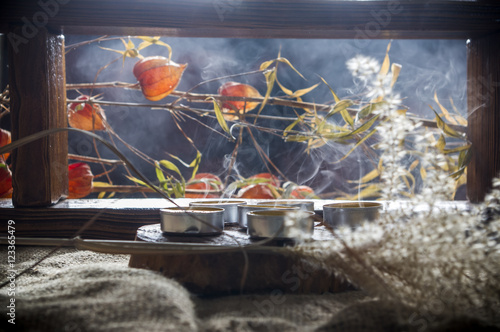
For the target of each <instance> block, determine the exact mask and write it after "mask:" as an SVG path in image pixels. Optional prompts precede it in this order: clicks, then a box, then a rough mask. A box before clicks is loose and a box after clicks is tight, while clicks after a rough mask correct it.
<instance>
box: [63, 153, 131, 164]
mask: <svg viewBox="0 0 500 332" xmlns="http://www.w3.org/2000/svg"><path fill="white" fill-rule="evenodd" d="M68 159H72V160H79V161H86V162H89V163H99V164H101V163H102V164H106V165H125V163H124V162H123V161H121V160H114V159H102V158H95V157H89V156H80V155H77V154H72V153H68Z"/></svg>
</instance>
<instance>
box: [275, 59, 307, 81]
mask: <svg viewBox="0 0 500 332" xmlns="http://www.w3.org/2000/svg"><path fill="white" fill-rule="evenodd" d="M276 60H277V61H279V62H282V63H285V64H287V65H288V66H289V67H290V68H292V69H293V71H295V72H296V73H297V74H298V75H299V76H300V77H302V78H303V79H306V78H305V77H304V76H302V74H301V73H300V72H299V71H298V70H297V69H295V67H294V66H293V65H292V64H291V62H290V61H288V59H286V58H282V57H278V58H277V59H276Z"/></svg>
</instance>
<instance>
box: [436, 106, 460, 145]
mask: <svg viewBox="0 0 500 332" xmlns="http://www.w3.org/2000/svg"><path fill="white" fill-rule="evenodd" d="M431 109H432V110H433V111H434V114H435V115H436V124H437V126H438V128H439V129H441V131H442V132H443V133H444V134H445V135H447V136H450V137H455V138H460V139H462V140H463V139H464V135H462V134H460V133H458V132H457V131H455V130H454V129H453V128H451V127H450V126H448V125H447V124H446V123H445V122H444V121H443V120H442V119H441V117H440V116H439V114H437V112H436V111H435V110H434V109H433V108H432V107H431Z"/></svg>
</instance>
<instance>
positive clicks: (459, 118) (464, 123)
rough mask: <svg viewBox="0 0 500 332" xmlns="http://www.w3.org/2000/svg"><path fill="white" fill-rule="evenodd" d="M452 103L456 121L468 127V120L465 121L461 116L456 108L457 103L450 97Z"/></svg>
mask: <svg viewBox="0 0 500 332" xmlns="http://www.w3.org/2000/svg"><path fill="white" fill-rule="evenodd" d="M450 103H451V107H453V111H454V112H455V120H457V122H458V123H459V124H460V125H462V126H467V119H465V118H464V117H463V116H462V115H460V112H459V111H458V110H457V108H456V107H455V103H454V102H453V98H451V97H450Z"/></svg>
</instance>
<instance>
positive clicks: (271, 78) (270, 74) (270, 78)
mask: <svg viewBox="0 0 500 332" xmlns="http://www.w3.org/2000/svg"><path fill="white" fill-rule="evenodd" d="M264 76H265V77H266V84H267V91H266V95H265V96H264V100H263V101H262V104H261V105H260V108H259V111H258V112H257V116H258V115H259V114H260V112H262V110H263V109H264V106H265V105H266V103H267V101H268V100H269V97H270V96H271V91H273V87H274V82H275V81H276V68H274V69H272V70H271V71H267V72H265V73H264ZM255 121H257V118H255Z"/></svg>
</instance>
